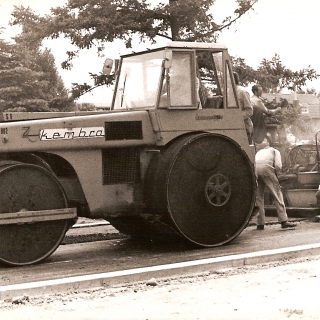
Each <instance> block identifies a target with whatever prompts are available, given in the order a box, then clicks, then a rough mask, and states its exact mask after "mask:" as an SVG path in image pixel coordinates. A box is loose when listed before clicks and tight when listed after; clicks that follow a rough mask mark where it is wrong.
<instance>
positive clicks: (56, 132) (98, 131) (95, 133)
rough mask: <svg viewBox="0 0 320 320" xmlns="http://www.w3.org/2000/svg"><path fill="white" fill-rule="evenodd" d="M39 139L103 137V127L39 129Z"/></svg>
mask: <svg viewBox="0 0 320 320" xmlns="http://www.w3.org/2000/svg"><path fill="white" fill-rule="evenodd" d="M39 135H40V140H41V141H53V140H73V139H90V138H91V139H92V138H103V137H104V135H105V130H104V127H81V128H72V129H69V128H60V129H43V130H40V133H39Z"/></svg>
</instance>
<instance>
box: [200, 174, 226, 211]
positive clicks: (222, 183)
mask: <svg viewBox="0 0 320 320" xmlns="http://www.w3.org/2000/svg"><path fill="white" fill-rule="evenodd" d="M205 195H206V199H207V201H208V203H209V204H211V205H213V206H215V207H221V206H223V205H225V204H226V203H227V202H228V200H229V198H230V196H231V186H230V181H229V179H228V178H227V177H226V176H225V175H223V174H220V173H218V174H214V175H213V176H211V177H210V178H209V180H208V182H207V183H206V186H205Z"/></svg>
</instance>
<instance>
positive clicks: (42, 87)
mask: <svg viewBox="0 0 320 320" xmlns="http://www.w3.org/2000/svg"><path fill="white" fill-rule="evenodd" d="M54 61H55V60H54V57H53V56H52V54H51V52H50V51H49V50H48V49H45V50H43V51H40V50H38V49H32V50H30V49H29V48H27V47H26V46H25V45H24V43H23V41H21V42H18V43H15V44H11V43H8V42H5V41H3V40H1V39H0V110H7V111H51V110H57V109H60V110H61V109H62V108H64V107H65V106H66V103H65V102H66V101H68V94H67V91H66V89H65V87H64V84H63V82H62V80H61V78H60V76H59V75H58V73H57V70H56V67H55V62H54ZM62 102H63V103H62Z"/></svg>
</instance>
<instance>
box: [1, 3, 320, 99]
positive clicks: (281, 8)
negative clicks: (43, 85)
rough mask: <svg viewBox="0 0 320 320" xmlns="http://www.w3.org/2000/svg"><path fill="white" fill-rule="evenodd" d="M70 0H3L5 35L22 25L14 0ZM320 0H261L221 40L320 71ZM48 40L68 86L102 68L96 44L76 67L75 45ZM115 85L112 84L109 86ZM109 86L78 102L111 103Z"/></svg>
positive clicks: (224, 10)
mask: <svg viewBox="0 0 320 320" xmlns="http://www.w3.org/2000/svg"><path fill="white" fill-rule="evenodd" d="M65 1H66V0H46V1H44V0H0V27H4V28H5V30H4V34H3V35H2V38H5V39H6V40H7V39H9V38H10V37H12V36H14V35H15V34H16V33H17V32H18V31H19V30H18V29H16V28H14V27H10V26H9V25H8V22H9V20H10V19H11V12H12V11H13V9H14V5H16V6H19V5H23V6H24V7H28V6H29V7H30V8H31V9H32V10H33V11H35V12H36V13H37V14H41V15H42V14H50V8H51V7H57V6H59V5H63V4H64V3H65ZM147 2H149V3H152V4H157V3H160V2H164V3H166V2H168V0H162V1H161V0H149V1H147ZM213 8H214V11H213V14H214V17H215V18H217V21H218V22H220V21H221V20H222V19H223V18H224V17H226V16H228V15H231V14H232V12H233V11H234V9H235V8H236V4H235V1H234V0H216V4H215V5H214V7H213ZM319 13H320V1H319V0H258V2H257V3H256V4H255V6H254V11H250V12H249V13H246V14H245V15H244V16H242V17H241V18H240V19H239V20H238V22H237V23H236V24H234V25H232V26H231V27H230V28H229V29H228V30H224V31H223V32H222V33H221V34H220V36H219V41H218V42H220V43H223V44H225V45H227V47H228V48H229V53H230V55H232V56H238V57H241V58H243V59H245V62H246V63H247V64H248V65H249V66H251V67H253V68H257V67H258V66H259V64H260V62H261V61H262V59H264V58H265V59H267V60H271V59H272V57H273V56H274V55H275V54H276V53H277V54H279V56H280V58H281V61H282V63H283V65H285V66H286V67H287V68H289V69H291V70H292V71H298V70H301V69H303V68H307V67H308V66H310V67H311V68H313V69H315V70H316V71H317V72H318V73H319V74H320V58H319V57H320V41H319V40H318V37H317V36H318V34H317V32H318V30H320V19H319ZM157 42H158V45H161V44H165V43H166V42H167V40H166V39H163V38H160V37H159V38H158V39H157ZM44 45H45V46H46V47H48V48H50V49H51V51H52V53H53V55H54V56H55V58H56V65H57V68H58V72H59V74H60V75H61V77H62V79H63V81H64V83H65V86H66V87H67V88H68V89H70V88H71V84H72V83H75V82H77V83H83V82H87V83H89V84H92V82H91V80H90V78H89V76H88V74H89V72H92V73H99V72H100V71H101V70H102V65H103V61H104V59H105V58H102V57H98V56H97V53H96V50H95V49H90V50H85V51H83V52H82V53H81V54H80V56H79V58H77V59H76V60H75V61H74V63H73V68H72V69H71V70H63V69H62V68H61V66H60V65H61V62H62V61H64V60H65V58H66V55H65V52H66V50H69V49H71V48H72V46H71V45H70V43H69V41H68V40H66V39H58V40H50V41H45V43H44ZM146 46H148V47H150V45H142V44H139V43H138V42H137V43H135V44H134V47H133V48H132V50H133V51H139V50H141V49H144V48H145V47H146ZM121 53H127V51H126V50H125V47H124V45H123V44H122V42H120V41H117V42H115V43H112V44H107V45H106V50H105V52H104V54H105V56H106V57H110V58H117V57H119V55H120V54H121ZM307 87H308V88H312V87H313V88H315V89H316V90H317V91H320V80H315V81H313V82H309V83H308V84H307ZM109 91H110V90H109ZM109 91H108V92H107V91H106V89H105V88H99V89H95V90H93V91H92V92H91V93H90V94H86V95H84V96H83V97H81V98H80V99H79V100H78V102H94V103H101V104H105V103H110V99H111V96H110V95H111V93H110V92H109Z"/></svg>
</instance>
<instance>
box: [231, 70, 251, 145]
mask: <svg viewBox="0 0 320 320" xmlns="http://www.w3.org/2000/svg"><path fill="white" fill-rule="evenodd" d="M233 77H234V81H235V83H236V85H237V96H238V99H239V102H240V108H241V110H242V116H243V121H244V123H245V127H246V131H247V136H248V140H249V143H250V144H251V143H252V132H253V124H252V120H251V116H252V115H253V108H252V104H251V101H250V95H249V93H248V92H247V91H246V90H245V89H244V88H242V87H240V86H239V75H238V74H237V73H236V72H234V73H233Z"/></svg>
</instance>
